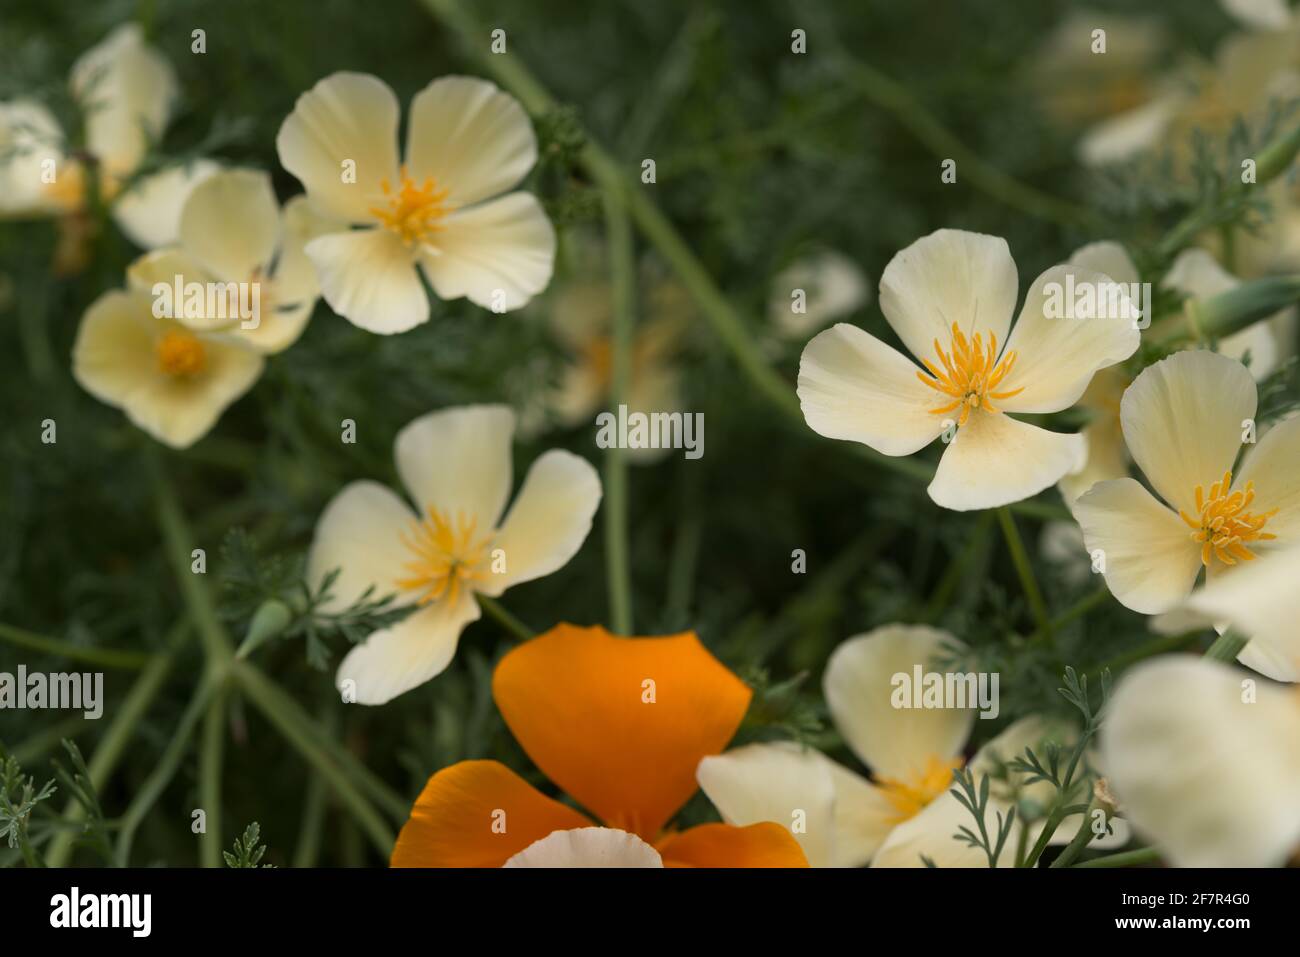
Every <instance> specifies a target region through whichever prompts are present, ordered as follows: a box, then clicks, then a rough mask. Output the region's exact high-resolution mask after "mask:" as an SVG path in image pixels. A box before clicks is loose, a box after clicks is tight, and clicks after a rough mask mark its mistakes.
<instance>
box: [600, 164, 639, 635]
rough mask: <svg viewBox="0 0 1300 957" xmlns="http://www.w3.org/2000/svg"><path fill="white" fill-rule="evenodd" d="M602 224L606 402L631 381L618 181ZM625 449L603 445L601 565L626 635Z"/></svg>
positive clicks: (630, 292) (628, 245)
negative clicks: (607, 297)
mask: <svg viewBox="0 0 1300 957" xmlns="http://www.w3.org/2000/svg"><path fill="white" fill-rule="evenodd" d="M604 192H605V224H606V229H607V231H608V234H609V261H610V286H611V288H612V291H613V300H614V301H613V308H612V312H611V315H612V317H613V318H612V321H611V326H610V351H611V363H610V371H611V374H610V388H609V402H610V407H611V408H612V409H614V410H616V411H617V410H618V408H619V407H620V406H622V405H623V404H624V403H625V402H626V400H627V392H628V387H629V385H630V384H631V380H632V326H633V323H634V322H635V317H634V316H633V309H634V308H635V304H634V300H635V296H636V285H635V284H636V273H635V270H636V265H635V261H634V259H633V252H632V229H631V226H630V225H629V224H628V219H627V207H626V205H625V203H624V196H623V189H622V186H621V184H619V183H618V182H616V181H615V182H611V183H609V184H607V185H606V187H605V191H604ZM627 522H628V518H627V452H626V450H625V449H623V448H621V447H620V445H619V444H618V443H617V442H615V443H613V444H612V445H611V446H610V447H609V448H608V449H606V450H605V567H606V578H607V579H608V588H609V612H610V624H611V626H612V628H613V630H614V632H615V633H616V634H620V635H630V634H632V585H631V572H630V570H629V567H628V529H627Z"/></svg>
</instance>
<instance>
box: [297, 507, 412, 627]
mask: <svg viewBox="0 0 1300 957" xmlns="http://www.w3.org/2000/svg"><path fill="white" fill-rule="evenodd" d="M415 521H416V516H415V513H414V512H412V511H411V509H410V507H409V506H408V505H407V504H406V503H405V502H403V501H402V500H401V499H400V498H399V497H398V496H397V495H396V494H395V493H393V492H392V491H391V490H389V489H388V488H386V487H384V486H383V485H380V484H379V483H378V482H370V481H361V482H352V483H351V484H349V485H346V486H344V487H343V489H342V490H341V491H340V492H339V493H338V494H337V495H335V496H334V497H333V498H332V499H330V502H329V504H328V505H326V506H325V511H323V512H321V516H320V518H319V519H317V521H316V534H315V537H314V538H313V539H312V543H311V550H310V551H309V552H308V553H307V580H308V581H309V582H311V583H312V585H313V586H316V587H318V586H319V585H320V583H321V582H322V581H323V580H324V578H325V576H326V575H327V574H329V573H330V572H331V571H333V570H334V569H338V570H339V573H338V577H337V578H335V580H334V584H333V586H332V587H331V588H330V593H331V594H330V598H329V600H328V601H326V602H325V603H323V604H322V605H321V608H322V610H324V611H326V612H333V611H342V610H343V609H344V608H347V607H348V606H349V605H352V604H354V603H355V602H356V600H357V599H358V598H360V597H361V596H362V595H363V594H364V593H365V592H366V590H367V589H370V590H371V597H372V598H383V597H384V596H385V595H396V599H395V602H396V604H401V605H404V604H409V603H410V602H411V601H412V600H414V597H413V596H410V595H407V594H403V593H402V592H401V590H400V589H399V588H398V586H397V582H398V580H399V579H403V578H407V577H409V575H410V572H409V571H407V569H406V567H405V563H406V562H407V561H409V560H410V555H409V554H408V551H407V548H406V546H404V545H403V544H402V536H404V535H408V534H409V533H410V531H411V526H412V525H413V524H414V523H415Z"/></svg>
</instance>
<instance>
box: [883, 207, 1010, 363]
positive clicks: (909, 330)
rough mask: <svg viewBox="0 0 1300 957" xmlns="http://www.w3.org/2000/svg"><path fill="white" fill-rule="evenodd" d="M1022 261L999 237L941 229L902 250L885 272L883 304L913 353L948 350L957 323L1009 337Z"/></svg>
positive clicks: (920, 355)
mask: <svg viewBox="0 0 1300 957" xmlns="http://www.w3.org/2000/svg"><path fill="white" fill-rule="evenodd" d="M1018 283H1019V279H1018V278H1017V275H1016V264H1015V261H1014V260H1013V259H1012V258H1011V250H1010V249H1009V248H1008V247H1007V241H1006V240H1005V239H1002V238H1001V237H998V236H985V235H983V234H982V233H968V232H965V231H964V230H960V229H940V230H936V231H935V232H933V233H930V235H928V236H922V237H921V238H920V239H918V240H917V241H916V242H914V243H912V245H910V246H908V247H907V248H906V249H904V250H902V251H901V252H899V253H897V254H896V255H895V256H894V258H893V259H891V260H890V261H889V265H887V266H886V267H885V271H884V273H883V274H882V275H881V277H880V308H881V311H882V312H884V314H885V318H886V319H887V320H889V324H890V326H892V327H893V329H894V332H896V333H898V338H900V339H901V340H903V345H905V346H907V348H908V350H909V351H910V352H911V353H912V355H914V356H916V357H918V358H928V357H930V356H932V355H933V354H934V344H933V343H934V340H935V339H936V338H937V339H938V340H939V342H940V344H941V345H943V347H944V348H945V349H946V348H948V343H949V341H950V340H951V339H952V326H953V323H956V324H957V325H958V326H959V327H960V328H961V330H962V331H963V332H964V333H966V334H967V335H968V336H970V335H973V334H974V333H976V332H984V333H988V332H992V333H994V334H995V335H996V336H997V339H998V342H1005V341H1006V338H1007V329H1008V328H1009V327H1010V326H1011V314H1012V313H1013V312H1015V309H1016V296H1017V295H1018V293H1019V285H1018Z"/></svg>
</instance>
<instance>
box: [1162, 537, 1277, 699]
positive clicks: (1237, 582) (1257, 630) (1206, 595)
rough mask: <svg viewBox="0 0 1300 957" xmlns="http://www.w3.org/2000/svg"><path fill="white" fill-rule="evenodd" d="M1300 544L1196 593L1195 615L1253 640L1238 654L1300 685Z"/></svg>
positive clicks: (1252, 665)
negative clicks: (1218, 623)
mask: <svg viewBox="0 0 1300 957" xmlns="http://www.w3.org/2000/svg"><path fill="white" fill-rule="evenodd" d="M1297 582H1300V545H1292V546H1291V547H1289V548H1284V549H1280V550H1278V551H1275V552H1273V553H1272V554H1269V555H1265V556H1262V557H1261V558H1260V560H1259V561H1257V562H1252V563H1251V564H1250V565H1248V566H1246V567H1245V568H1242V569H1240V570H1238V571H1235V572H1234V573H1233V574H1231V575H1221V576H1218V577H1217V578H1216V579H1215V580H1214V581H1212V582H1210V583H1209V584H1208V585H1206V586H1205V587H1204V588H1200V589H1198V590H1197V591H1195V592H1193V593H1192V597H1191V598H1189V599H1188V601H1187V607H1188V609H1190V610H1191V611H1192V612H1195V613H1198V614H1200V615H1204V616H1206V617H1208V618H1209V619H1210V620H1211V621H1216V622H1221V623H1223V624H1222V625H1221V626H1220V627H1221V628H1224V627H1229V626H1230V627H1231V628H1232V629H1233V630H1234V631H1235V632H1236V633H1238V634H1240V635H1242V636H1244V637H1246V638H1249V639H1250V642H1249V643H1248V644H1247V645H1246V647H1245V648H1244V649H1243V650H1242V652H1241V654H1240V655H1238V656H1237V660H1238V661H1240V662H1241V663H1242V664H1243V665H1246V666H1247V667H1250V668H1253V669H1255V670H1256V671H1258V672H1260V674H1264V675H1267V676H1268V677H1270V678H1272V679H1273V680H1274V681H1290V682H1295V681H1300V626H1298V625H1297V623H1298V622H1300V588H1297V587H1296V584H1297Z"/></svg>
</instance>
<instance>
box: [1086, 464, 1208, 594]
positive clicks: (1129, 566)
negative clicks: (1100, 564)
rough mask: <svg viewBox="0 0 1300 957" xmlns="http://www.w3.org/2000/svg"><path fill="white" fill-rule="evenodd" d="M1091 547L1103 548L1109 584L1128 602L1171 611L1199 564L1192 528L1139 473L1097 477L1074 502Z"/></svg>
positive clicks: (1189, 583) (1112, 592)
mask: <svg viewBox="0 0 1300 957" xmlns="http://www.w3.org/2000/svg"><path fill="white" fill-rule="evenodd" d="M1074 517H1075V518H1076V519H1077V520H1078V522H1079V526H1080V527H1081V528H1082V529H1083V541H1084V545H1085V546H1086V547H1087V549H1088V551H1089V553H1095V552H1097V551H1098V550H1100V551H1101V557H1102V558H1103V559H1104V561H1105V566H1104V568H1105V570H1104V571H1103V573H1102V574H1103V575H1104V576H1105V578H1106V586H1107V587H1108V588H1109V589H1110V593H1111V594H1112V595H1114V596H1115V597H1116V598H1117V599H1118V600H1119V602H1120V604H1122V605H1124V606H1125V607H1126V608H1132V609H1133V610H1134V611H1137V612H1141V613H1142V614H1144V615H1156V614H1159V613H1161V612H1165V611H1169V610H1170V609H1171V608H1173V607H1174V606H1175V605H1177V604H1179V603H1180V602H1182V601H1183V600H1184V599H1185V598H1186V597H1187V595H1188V593H1189V592H1190V591H1191V590H1192V585H1193V584H1194V583H1195V581H1196V576H1197V574H1198V573H1199V572H1200V570H1201V551H1200V546H1198V545H1197V544H1196V542H1194V541H1192V537H1191V529H1189V528H1188V527H1187V525H1186V524H1184V522H1183V520H1182V519H1181V518H1179V517H1178V516H1177V515H1175V514H1174V513H1173V512H1171V511H1170V510H1169V509H1168V508H1166V507H1165V506H1164V505H1162V504H1160V502H1158V501H1156V499H1155V497H1154V496H1153V495H1152V494H1151V493H1150V492H1148V491H1147V490H1146V489H1145V488H1143V487H1142V484H1141V483H1140V482H1138V481H1137V480H1136V479H1131V478H1121V479H1114V480H1112V481H1109V482H1098V483H1097V484H1096V485H1094V486H1093V487H1092V489H1091V490H1090V491H1088V492H1086V493H1085V494H1084V495H1082V496H1081V497H1080V498H1079V499H1078V500H1077V501H1076V502H1075V503H1074Z"/></svg>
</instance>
